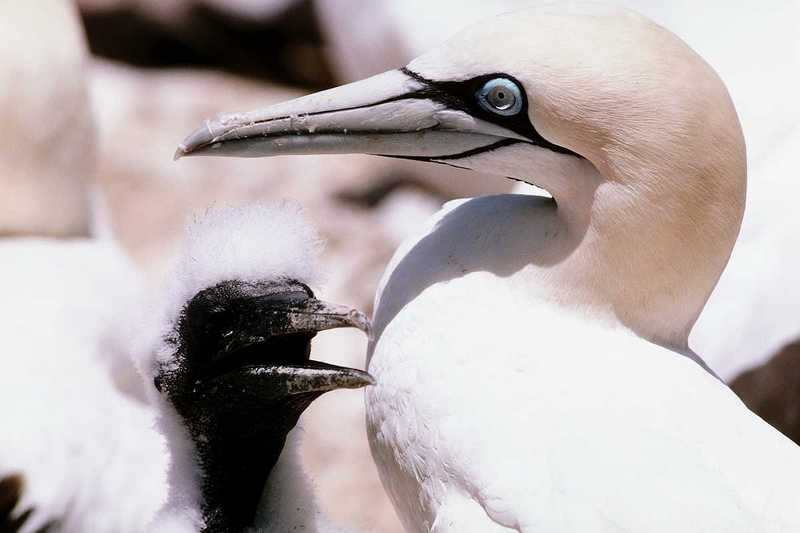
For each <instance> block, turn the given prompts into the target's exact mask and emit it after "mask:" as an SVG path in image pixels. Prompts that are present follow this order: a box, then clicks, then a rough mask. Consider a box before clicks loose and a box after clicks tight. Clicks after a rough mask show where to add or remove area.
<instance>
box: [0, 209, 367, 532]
mask: <svg viewBox="0 0 800 533" xmlns="http://www.w3.org/2000/svg"><path fill="white" fill-rule="evenodd" d="M317 243H318V240H317V237H316V233H315V232H314V230H313V229H312V228H311V227H310V226H309V225H308V224H307V223H306V221H305V220H304V219H303V218H302V216H301V214H300V212H299V211H298V209H297V207H296V206H294V205H293V204H286V205H276V206H263V205H256V206H250V207H243V208H235V209H227V210H215V211H212V212H210V213H208V214H207V215H206V216H204V217H203V218H201V219H199V220H198V221H197V222H196V223H195V224H194V225H193V226H192V227H191V229H190V235H189V238H188V240H187V243H186V246H185V249H184V252H183V255H182V256H181V259H180V260H179V261H178V266H177V267H176V270H175V272H174V275H173V277H172V278H171V279H170V283H169V284H168V285H167V287H166V288H165V289H164V290H163V292H160V293H159V296H160V298H163V302H160V303H157V304H156V303H154V304H153V305H152V306H143V307H144V308H145V309H146V311H147V312H148V313H147V314H148V317H147V318H146V319H142V320H138V319H137V318H136V314H137V313H135V312H125V310H126V309H128V308H134V307H137V306H140V304H141V295H139V294H138V291H136V290H133V288H132V287H131V285H132V284H133V283H134V282H135V281H136V279H137V277H136V275H135V272H130V270H131V266H130V264H129V263H128V262H127V261H126V260H124V257H123V256H122V254H120V253H119V250H118V249H116V248H113V247H111V246H110V244H108V245H106V246H104V245H103V243H98V242H93V241H91V240H88V239H85V240H80V241H77V242H65V243H62V244H61V246H56V245H54V244H53V243H52V242H49V241H45V240H35V239H27V240H23V239H3V240H0V258H3V259H5V260H4V261H3V264H4V265H5V267H4V273H5V276H3V277H2V278H0V290H1V291H2V292H3V294H4V295H5V299H4V303H5V305H4V306H2V308H0V339H1V340H0V351H2V353H3V354H5V356H4V358H3V362H2V367H1V369H2V371H1V372H0V405H2V408H0V414H2V419H3V423H4V431H3V432H2V433H0V530H2V531H23V532H32V531H41V530H43V529H46V528H47V527H53V528H56V529H57V530H59V531H64V532H84V531H92V532H98V533H102V532H109V533H111V532H114V533H125V532H131V533H134V532H142V531H145V530H148V528H149V530H152V531H164V530H165V528H166V527H167V526H168V525H169V524H173V525H174V524H178V525H180V524H183V525H186V517H187V516H189V517H190V518H192V519H193V520H195V521H194V522H192V523H191V525H192V526H193V527H194V526H196V528H195V529H189V530H190V531H198V530H200V529H201V527H203V526H202V525H204V527H205V529H204V530H205V531H229V530H241V529H242V527H239V526H240V525H241V524H242V523H244V522H243V521H245V520H248V519H249V520H252V518H253V514H254V512H255V508H256V505H257V504H258V502H259V500H260V499H261V500H262V503H261V506H262V514H263V521H265V522H266V523H268V524H269V525H270V526H272V525H275V527H276V528H277V529H276V530H280V529H281V528H282V527H283V526H285V525H290V526H291V527H300V526H303V527H304V528H305V531H310V532H313V531H317V529H316V528H318V527H319V528H320V529H319V531H324V532H325V533H328V532H329V531H333V526H329V525H328V524H327V522H326V521H325V518H324V517H323V516H320V515H319V513H318V512H317V511H316V507H315V502H314V500H313V492H312V491H311V489H310V487H308V486H307V485H306V482H307V479H306V477H305V476H306V475H305V472H304V470H303V469H302V467H301V465H300V464H299V462H298V461H297V457H296V453H295V450H294V448H295V447H296V446H297V441H298V438H299V437H298V435H296V434H294V433H293V434H290V438H289V439H288V440H287V448H288V449H287V453H284V454H283V455H281V456H280V461H279V462H278V464H277V465H276V467H275V469H274V473H273V474H272V475H271V476H270V475H269V474H270V472H269V469H270V468H271V467H272V465H273V464H275V462H276V460H277V459H278V456H279V454H280V453H281V450H282V448H283V447H284V439H285V438H286V434H287V433H288V432H289V430H290V429H291V428H292V427H293V426H294V424H295V422H297V418H298V416H299V415H300V414H301V413H302V411H303V410H304V409H305V408H306V407H307V406H308V404H310V403H311V401H313V399H314V398H316V396H318V395H320V394H322V393H323V392H325V391H327V390H333V389H336V388H346V387H356V386H361V385H364V384H366V383H368V382H369V381H370V378H369V376H368V375H367V374H365V373H363V372H360V371H357V370H353V369H347V368H339V367H334V366H332V365H327V364H325V363H319V362H316V361H310V360H308V357H309V350H310V347H309V346H310V340H311V338H312V337H313V336H314V334H315V333H316V332H317V331H321V330H323V329H330V328H333V327H345V326H351V325H352V326H356V327H359V328H361V329H366V327H367V322H366V319H365V318H364V317H363V315H361V314H360V313H358V312H357V311H354V310H350V309H349V308H345V307H344V306H334V305H332V304H325V303H324V302H320V301H318V300H316V299H314V297H313V295H312V293H311V291H310V289H309V288H308V286H307V285H306V283H311V282H313V281H316V280H317V279H318V277H316V264H315V263H316V257H315V249H316V246H317ZM153 309H156V310H158V309H160V310H161V311H160V312H150V311H152V310H153ZM120 311H122V314H123V315H124V320H114V317H116V316H117V315H118V314H119V313H120ZM129 314H130V315H132V316H129ZM120 322H127V323H128V324H129V325H130V326H129V327H120ZM137 330H138V331H137ZM132 339H133V340H132ZM131 356H134V357H137V365H138V366H139V367H141V369H142V373H143V375H144V376H146V377H147V380H146V381H145V382H144V383H142V384H139V383H136V384H134V386H131V384H130V383H129V382H126V381H120V380H119V379H118V377H119V373H118V372H114V371H115V370H118V368H116V366H115V364H112V365H111V368H109V365H107V364H105V362H108V360H111V363H116V362H117V361H116V359H118V358H126V357H131ZM154 378H156V379H157V386H158V387H159V388H160V390H161V392H162V393H163V395H160V394H158V393H157V391H156V389H155V386H154ZM131 390H133V391H134V392H138V391H139V390H144V391H150V393H149V397H150V399H151V400H153V403H146V402H143V401H142V399H140V398H138V397H136V395H135V394H131ZM156 415H158V417H159V419H160V424H159V427H158V429H159V430H161V431H162V432H163V433H165V434H166V436H167V445H168V446H167V448H169V449H168V450H167V449H165V446H164V437H163V436H162V434H161V432H160V431H157V430H156V428H154V423H155V420H156ZM190 437H191V438H190ZM192 439H194V440H192ZM168 452H169V453H168ZM168 462H169V463H170V464H171V465H172V470H171V474H170V477H169V479H168V477H167V467H168ZM268 476H269V480H268V481H269V484H268V485H266V492H265V493H264V494H265V496H264V498H263V499H262V498H261V495H262V492H263V491H264V490H265V482H266V481H267V478H268ZM168 488H169V492H168ZM168 497H169V499H168ZM165 501H167V504H168V505H167V507H165V508H164V509H163V510H162V511H161V513H160V514H158V515H157V513H158V512H159V509H162V507H163V506H164V503H165ZM192 513H196V514H192ZM248 513H249V515H248ZM154 518H157V521H156V522H154V523H152V524H151V522H153V521H154ZM250 523H251V522H247V523H246V524H250ZM175 527H177V525H176V526H175ZM323 527H324V528H325V529H322V528H323ZM286 530H291V528H290V527H287V528H286Z"/></svg>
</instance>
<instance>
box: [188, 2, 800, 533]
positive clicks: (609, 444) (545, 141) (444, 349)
mask: <svg viewBox="0 0 800 533" xmlns="http://www.w3.org/2000/svg"><path fill="white" fill-rule="evenodd" d="M317 152H322V153H342V152H365V153H371V154H379V155H388V156H394V157H406V158H413V159H419V160H424V161H432V162H437V163H445V164H452V165H457V166H461V167H466V168H470V169H474V170H479V171H484V172H489V173H493V174H496V175H499V176H511V177H514V178H516V179H521V180H526V181H530V182H533V183H535V184H537V185H539V186H541V187H543V188H545V189H546V190H547V191H548V192H549V193H551V194H552V198H543V197H532V196H520V195H498V196H489V197H482V198H475V199H471V200H465V201H459V202H452V203H449V204H447V205H446V206H445V207H444V209H443V210H442V211H441V212H440V213H439V214H438V215H436V216H435V217H434V219H433V220H432V221H430V223H429V224H428V225H427V227H426V228H425V230H424V231H423V232H422V233H421V234H420V235H419V236H417V237H415V238H412V239H410V240H409V241H407V242H406V243H405V244H403V245H402V246H401V247H400V249H399V250H398V252H397V253H396V255H395V257H394V258H393V259H392V261H391V262H390V264H389V266H388V267H387V270H386V273H385V275H384V277H383V280H382V282H381V284H380V286H379V289H378V294H377V296H376V306H375V307H376V310H375V317H374V335H375V337H374V341H373V342H372V343H371V347H370V348H371V349H370V355H369V359H368V361H369V371H370V372H371V373H372V374H373V375H374V376H375V378H376V380H377V382H378V384H377V386H375V387H372V388H370V389H368V390H367V393H366V401H367V425H368V433H369V436H370V444H371V447H372V452H373V456H374V458H375V460H376V462H377V464H378V467H379V471H380V472H381V477H382V480H383V482H384V485H385V487H386V488H387V491H388V492H389V494H390V497H391V498H392V501H393V503H394V504H395V507H396V509H397V511H398V514H399V516H400V518H401V520H402V521H403V524H404V525H405V527H406V528H407V529H408V530H409V531H436V532H447V531H453V532H456V531H459V532H463V531H481V532H485V531H507V530H512V531H520V532H532V531H549V532H574V531H597V532H606V531H607V532H611V531H663V532H668V531H692V532H701V531H703V532H705V531H728V532H745V531H787V532H788V531H795V530H797V529H798V528H800V492H798V491H797V490H796V485H797V479H798V476H800V450H798V448H797V447H796V446H795V445H794V444H793V443H792V442H791V441H789V440H788V439H787V438H786V437H784V436H783V435H781V434H780V433H778V432H777V431H775V430H774V429H773V428H771V427H770V426H769V425H768V424H766V423H765V422H764V421H763V420H761V419H760V418H758V417H757V416H755V415H754V414H753V413H752V412H750V411H749V410H748V409H747V408H746V407H745V406H744V405H743V404H742V403H741V401H739V399H738V398H737V397H736V396H735V395H734V394H733V393H732V392H731V390H730V389H729V388H727V387H726V386H725V385H724V384H723V383H722V382H721V381H720V380H718V379H717V378H716V377H715V376H714V375H713V374H711V373H710V372H709V371H708V369H707V368H706V367H705V366H704V364H703V362H702V360H701V359H700V358H699V357H698V356H697V355H696V354H694V352H692V351H691V349H690V348H689V345H688V336H689V332H690V331H691V329H692V326H693V324H694V322H695V321H696V319H697V317H698V315H699V313H700V311H701V310H702V308H703V305H704V304H705V302H706V300H707V298H708V296H709V294H710V293H711V291H712V289H713V287H714V284H715V283H716V282H717V280H718V279H719V276H720V273H721V272H722V270H723V268H724V266H725V264H726V261H727V260H728V257H729V255H730V253H731V249H732V246H733V243H734V241H735V239H736V235H737V232H738V229H739V225H740V223H741V219H742V210H743V205H744V196H745V182H746V168H745V167H746V165H745V149H744V142H743V138H742V132H741V128H740V126H739V122H738V119H737V116H736V112H735V109H734V107H733V105H732V103H731V100H730V98H729V96H728V94H727V91H726V89H725V87H724V85H723V83H722V82H721V81H720V79H719V78H718V76H717V75H716V74H715V72H714V71H713V70H712V69H711V68H710V66H709V65H708V64H707V63H706V62H705V61H703V60H702V58H700V57H699V56H698V55H697V54H696V53H694V52H693V51H692V50H691V49H690V48H689V47H688V46H686V45H685V44H684V43H683V42H682V41H680V40H679V39H678V38H676V37H675V36H674V35H672V34H671V33H669V32H668V31H666V30H665V29H663V28H661V27H659V26H657V25H655V24H654V23H652V22H650V21H648V20H647V19H645V18H644V17H641V16H639V15H637V14H635V13H632V12H629V11H624V10H619V9H606V8H603V7H572V6H570V7H566V8H565V7H561V8H556V7H552V8H535V9H530V10H524V11H519V12H514V13H511V14H508V15H503V16H500V17H497V18H494V19H491V20H488V21H486V22H485V23H483V24H481V25H479V26H476V27H473V28H470V29H467V30H465V31H464V32H462V33H461V34H459V35H458V36H456V37H455V38H454V39H453V40H451V41H450V42H449V43H447V44H446V45H444V46H442V47H440V48H438V49H435V50H433V51H432V52H430V53H428V54H426V55H424V56H422V57H420V58H418V59H416V60H415V61H413V62H411V63H410V64H409V65H408V66H407V67H406V68H403V69H400V70H397V71H391V72H387V73H385V74H382V75H379V76H375V77H373V78H370V79H367V80H365V81H362V82H358V83H355V84H350V85H346V86H343V87H339V88H336V89H332V90H329V91H325V92H322V93H319V94H315V95H310V96H307V97H304V98H301V99H298V100H295V101H292V102H288V103H285V104H279V105H276V106H273V107H270V108H267V109H264V110H259V111H254V112H250V113H241V114H235V115H223V116H221V117H220V118H218V119H216V120H213V121H208V122H207V123H206V124H205V125H204V126H203V127H202V128H201V129H199V130H197V131H196V132H195V133H194V134H192V135H190V136H189V137H188V138H187V139H186V141H184V144H183V145H182V146H181V147H180V148H179V149H178V155H188V154H195V153H196V154H201V155H203V154H204V155H213V154H217V155H244V156H266V155H278V154H298V153H299V154H302V153H317Z"/></svg>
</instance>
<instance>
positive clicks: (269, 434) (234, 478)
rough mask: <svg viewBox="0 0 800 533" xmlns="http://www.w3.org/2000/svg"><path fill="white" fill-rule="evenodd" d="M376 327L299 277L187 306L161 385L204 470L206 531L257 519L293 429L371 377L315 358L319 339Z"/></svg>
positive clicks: (220, 287)
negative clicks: (333, 396) (330, 395)
mask: <svg viewBox="0 0 800 533" xmlns="http://www.w3.org/2000/svg"><path fill="white" fill-rule="evenodd" d="M337 327H358V328H360V329H362V330H364V331H366V330H367V329H368V321H367V319H366V318H365V317H364V315H363V314H361V313H359V312H358V311H355V310H352V309H350V308H347V307H344V306H339V305H335V304H329V303H325V302H321V301H319V300H317V299H315V298H314V295H313V293H312V292H311V290H310V289H309V288H308V287H307V286H306V285H304V284H302V283H300V282H297V281H294V280H278V281H269V282H256V283H251V282H242V281H227V282H222V283H219V284H217V285H215V286H213V287H210V288H207V289H205V290H203V291H200V292H199V293H197V295H195V296H194V298H192V299H191V300H190V301H189V302H188V303H187V304H186V306H185V307H184V309H183V311H182V313H181V316H180V318H179V321H178V324H177V327H176V330H175V332H174V334H173V336H172V338H171V339H169V342H170V344H171V345H172V346H174V350H175V352H174V353H175V355H174V357H173V358H171V359H170V360H169V361H166V362H164V363H162V366H161V368H160V369H159V372H158V373H157V375H156V377H155V386H156V388H157V389H158V390H159V391H160V392H161V393H162V394H163V395H164V396H165V397H166V399H167V400H168V401H169V402H170V403H171V404H172V405H173V406H174V407H175V409H176V411H177V412H178V414H179V415H180V416H181V418H182V419H183V421H184V423H185V426H186V428H187V429H188V432H189V434H190V436H191V438H192V440H193V442H194V444H195V447H196V450H197V454H198V456H199V461H200V464H201V467H202V469H203V496H204V512H205V515H206V517H205V518H206V525H207V529H206V530H207V531H235V530H242V529H243V528H245V527H247V526H249V525H251V524H252V520H253V518H254V515H255V511H256V507H257V504H258V501H259V498H260V496H261V493H262V490H263V487H264V484H265V482H266V479H267V477H268V476H269V473H270V471H271V469H272V467H273V466H274V464H275V462H276V461H277V460H278V457H279V456H280V453H281V450H282V449H283V445H284V442H285V438H286V435H287V433H288V432H289V431H290V430H291V429H292V428H293V427H294V426H295V424H296V423H297V419H298V418H299V416H300V414H302V412H303V411H304V410H305V408H306V407H308V405H309V404H310V403H311V402H312V401H313V400H314V399H316V398H317V397H319V396H320V395H321V394H323V393H325V392H327V391H330V390H334V389H338V388H358V387H362V386H364V385H367V384H369V383H371V382H372V378H371V377H370V376H369V375H368V374H366V373H365V372H362V371H360V370H356V369H352V368H342V367H338V366H335V365H330V364H327V363H322V362H319V361H313V360H311V359H310V354H311V339H312V338H313V337H314V336H315V335H316V334H317V332H319V331H322V330H325V329H331V328H337Z"/></svg>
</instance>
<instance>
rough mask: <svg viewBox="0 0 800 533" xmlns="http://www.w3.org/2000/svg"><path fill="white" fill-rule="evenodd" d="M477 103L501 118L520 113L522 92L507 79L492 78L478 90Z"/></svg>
mask: <svg viewBox="0 0 800 533" xmlns="http://www.w3.org/2000/svg"><path fill="white" fill-rule="evenodd" d="M477 97H478V103H479V104H480V106H481V107H482V108H484V109H485V110H486V111H489V112H491V113H495V114H497V115H502V116H506V117H507V116H511V115H516V114H517V113H519V112H520V111H522V91H521V90H520V88H519V86H518V85H517V84H516V83H514V82H513V81H512V80H509V79H508V78H494V79H492V80H489V81H487V82H486V83H485V84H484V85H483V87H481V88H480V89H479V90H478V94H477Z"/></svg>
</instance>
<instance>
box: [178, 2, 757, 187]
mask: <svg viewBox="0 0 800 533" xmlns="http://www.w3.org/2000/svg"><path fill="white" fill-rule="evenodd" d="M698 146H699V147H705V150H701V149H698ZM703 152H706V153H703ZM307 153H369V154H376V155H387V156H394V157H405V158H414V159H421V160H428V161H436V162H443V163H449V164H453V165H458V166H463V167H468V168H472V169H475V170H480V171H482V172H488V173H494V174H499V175H503V176H510V177H514V178H521V179H529V180H532V181H535V182H537V183H539V184H542V185H545V186H548V187H549V188H552V189H554V192H555V193H558V192H559V191H560V190H561V189H562V188H567V189H569V188H573V187H575V186H576V185H578V184H574V183H572V184H570V183H563V182H565V181H567V182H568V181H570V180H574V179H575V174H576V172H578V171H577V170H576V167H580V166H581V165H582V164H584V163H583V161H585V162H587V163H588V164H590V165H592V166H593V167H594V168H595V169H596V170H597V171H598V172H599V174H600V176H601V177H602V178H604V179H606V180H614V181H626V180H627V181H630V180H634V179H635V180H642V179H646V176H641V175H636V176H630V175H629V174H628V172H626V171H627V170H629V169H630V170H639V169H640V168H641V167H642V166H647V167H649V168H651V169H653V170H654V172H655V170H656V169H657V168H658V165H659V164H663V165H673V166H679V165H682V164H685V163H686V159H687V158H691V160H692V164H693V165H694V166H695V167H702V168H704V169H706V170H709V171H714V170H718V171H720V172H725V173H726V174H727V173H729V171H730V172H734V173H738V174H740V175H741V174H743V172H744V168H743V157H744V154H743V139H742V136H741V132H740V128H739V124H738V118H737V116H736V113H735V110H734V109H733V105H732V103H731V101H730V98H729V96H728V93H727V91H726V89H725V87H724V85H723V84H722V82H721V81H720V80H719V78H718V77H717V75H716V74H715V72H714V71H713V70H712V69H711V68H710V67H709V66H708V65H707V64H706V63H705V62H704V61H703V60H702V59H701V58H700V57H699V56H698V55H697V54H696V53H694V52H693V51H692V50H691V49H690V48H689V47H688V46H687V45H686V44H685V43H683V41H681V40H680V39H678V38H677V37H675V36H674V35H673V34H672V33H670V32H668V31H667V30H665V29H663V28H661V27H660V26H657V25H656V24H654V23H653V22H651V21H649V20H648V19H646V18H644V17H642V16H640V15H638V14H635V13H633V12H630V11H625V10H621V9H605V8H599V7H593V8H591V9H587V8H583V9H581V10H580V11H575V10H571V9H563V8H552V9H528V10H523V11H519V12H513V13H509V14H506V15H502V16H499V17H496V18H494V19H492V20H489V21H486V22H485V23H482V24H480V25H478V26H475V27H472V28H469V29H467V30H464V31H463V32H461V33H460V34H458V35H457V36H455V37H454V38H453V39H451V40H450V41H449V42H447V43H446V44H445V45H443V46H442V47H440V48H438V49H436V50H433V51H432V52H429V53H427V54H425V55H423V56H421V57H419V58H417V59H416V60H414V61H412V62H411V63H410V64H409V65H408V66H407V67H405V68H402V69H399V70H393V71H389V72H386V73H384V74H380V75H378V76H374V77H372V78H369V79H366V80H363V81H360V82H356V83H352V84H348V85H345V86H342V87H337V88H334V89H331V90H327V91H323V92H320V93H316V94H313V95H309V96H305V97H302V98H299V99H296V100H292V101H290V102H286V103H282V104H278V105H274V106H271V107H268V108H265V109H261V110H257V111H251V112H245V113H229V114H224V115H221V116H219V117H218V118H216V119H214V120H209V121H206V123H205V124H204V125H203V126H202V127H201V128H199V129H198V130H197V131H195V132H194V133H193V134H191V135H190V136H189V137H187V139H186V140H185V141H184V142H183V144H181V146H180V147H179V148H178V151H177V153H176V156H178V157H180V156H185V155H220V156H244V157H261V156H274V155H283V154H307ZM711 154H714V155H716V156H717V157H711ZM659 156H660V157H662V158H664V159H666V160H667V161H662V162H660V161H658V157H659ZM631 167H635V168H631ZM578 173H580V172H578ZM693 174H695V173H693ZM731 181H735V180H731Z"/></svg>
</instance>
